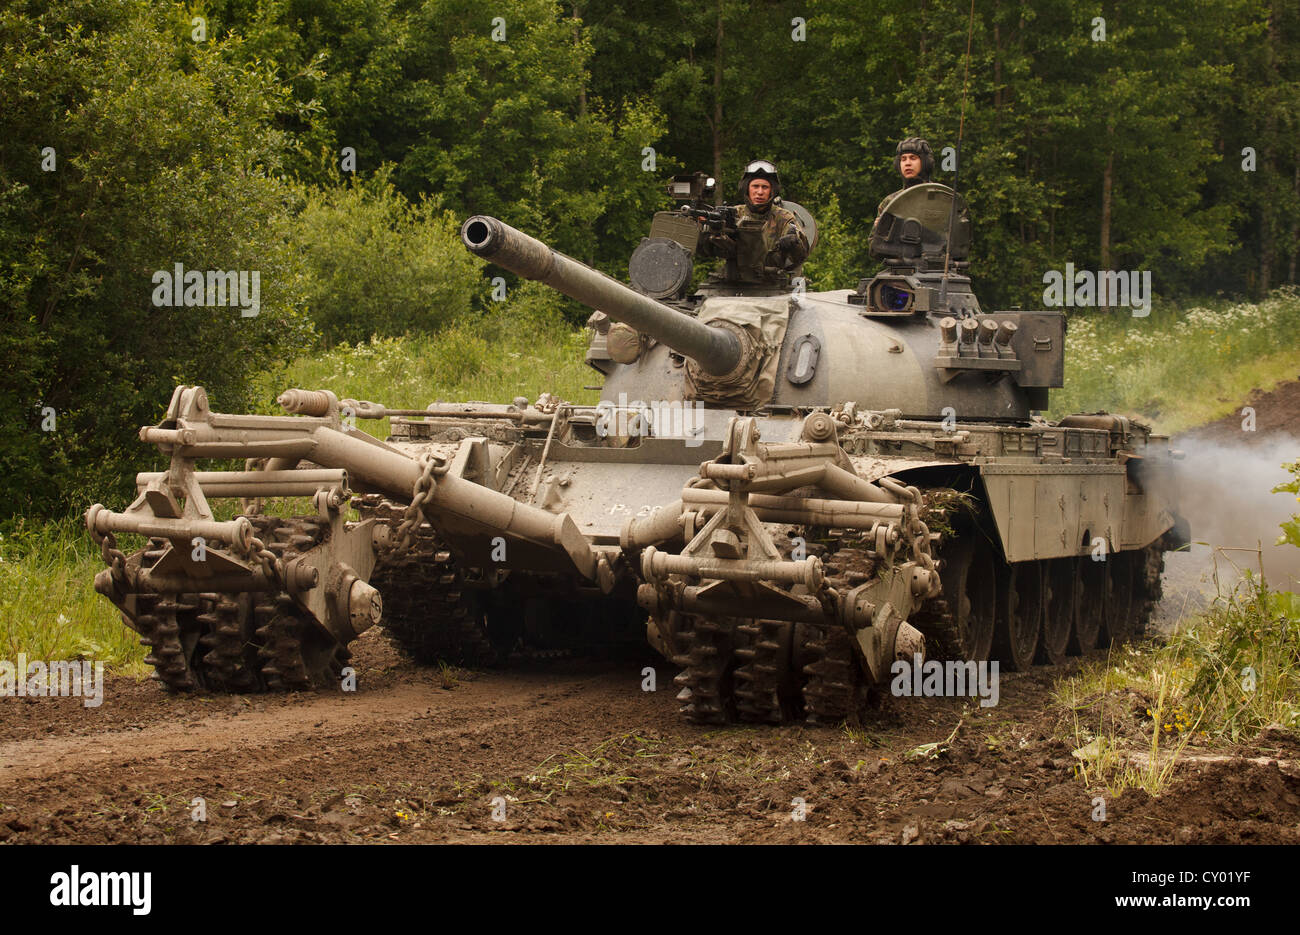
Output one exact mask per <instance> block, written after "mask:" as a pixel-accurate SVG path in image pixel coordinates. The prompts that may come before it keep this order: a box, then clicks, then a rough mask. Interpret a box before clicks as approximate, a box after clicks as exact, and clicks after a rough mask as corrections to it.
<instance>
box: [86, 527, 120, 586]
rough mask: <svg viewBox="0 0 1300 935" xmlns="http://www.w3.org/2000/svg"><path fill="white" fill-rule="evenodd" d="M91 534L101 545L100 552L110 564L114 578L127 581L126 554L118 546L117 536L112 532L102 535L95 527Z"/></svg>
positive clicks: (107, 563) (108, 564) (105, 562)
mask: <svg viewBox="0 0 1300 935" xmlns="http://www.w3.org/2000/svg"><path fill="white" fill-rule="evenodd" d="M90 535H91V538H93V539H94V540H95V544H96V545H98V546H99V554H100V555H102V556H103V557H104V564H105V565H107V566H108V569H109V573H110V574H112V576H113V580H114V581H117V582H124V581H126V556H125V555H123V554H122V550H121V549H119V548H118V547H117V538H116V537H115V536H114V535H113V534H112V533H111V532H109V533H105V534H103V535H100V534H99V533H98V532H96V531H95V530H94V529H93V528H92V529H91V530H90Z"/></svg>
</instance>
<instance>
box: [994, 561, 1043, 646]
mask: <svg viewBox="0 0 1300 935" xmlns="http://www.w3.org/2000/svg"><path fill="white" fill-rule="evenodd" d="M1000 572H1001V573H1000V574H999V576H998V578H999V581H998V626H997V631H996V639H995V640H994V651H995V655H997V657H998V658H999V659H1000V660H1001V661H1002V662H1003V664H1005V665H1006V666H1007V667H1008V668H1009V669H1011V670H1012V671H1015V672H1024V671H1026V670H1028V669H1029V668H1030V666H1032V665H1033V664H1034V654H1035V653H1036V652H1037V650H1038V641H1039V634H1040V632H1041V630H1042V624H1043V572H1042V568H1041V566H1040V564H1039V563H1038V562H1016V563H1015V564H1013V565H1006V564H1004V565H1003V566H1002V568H1001V569H1000Z"/></svg>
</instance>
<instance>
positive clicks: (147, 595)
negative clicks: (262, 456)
mask: <svg viewBox="0 0 1300 935" xmlns="http://www.w3.org/2000/svg"><path fill="white" fill-rule="evenodd" d="M248 519H249V521H250V522H252V524H253V530H254V535H255V536H257V538H259V539H261V540H262V542H264V543H265V544H266V547H267V549H269V550H270V551H271V552H273V553H274V554H275V555H276V557H277V558H280V559H283V560H286V561H287V560H290V559H293V558H295V557H297V556H298V555H300V554H302V553H303V552H305V551H307V550H309V549H311V548H314V547H315V546H317V545H319V544H320V543H321V542H323V541H324V539H325V536H326V535H327V533H328V532H329V527H328V525H327V524H325V523H324V522H322V521H321V520H320V519H319V517H316V516H298V517H291V518H287V519H285V518H281V517H274V516H260V515H251V516H249V517H248ZM165 546H166V543H165V542H164V541H162V540H157V539H155V540H150V544H149V547H148V548H146V549H144V550H142V551H141V552H138V553H136V554H135V555H133V556H132V557H131V558H130V559H128V562H129V563H132V564H135V565H137V567H138V568H139V569H141V570H143V569H148V568H151V567H153V565H154V564H155V563H156V562H157V561H158V559H159V558H161V557H162V555H163V553H164V552H165V551H166V548H165ZM135 597H136V608H137V611H136V614H135V616H134V621H135V629H137V630H138V631H139V632H140V635H141V639H140V643H141V645H143V646H145V647H148V649H149V654H148V655H147V656H146V657H145V662H146V663H148V664H149V665H151V666H153V667H154V671H153V673H152V675H151V676H150V677H151V678H153V679H155V680H157V681H160V682H162V683H163V685H164V686H165V687H166V688H167V689H168V690H169V691H174V692H188V691H215V692H230V693H245V692H258V691H265V690H268V689H269V690H272V691H292V690H299V689H308V688H312V687H315V686H318V685H322V686H323V685H327V684H330V682H331V680H333V679H337V677H338V676H339V675H340V674H341V672H342V669H343V667H344V666H345V665H346V664H347V661H348V660H349V659H350V658H351V653H350V652H349V651H348V650H347V648H346V647H344V646H342V645H341V644H339V643H338V642H337V641H336V640H334V639H333V637H331V636H330V635H329V634H328V633H327V632H326V631H324V630H323V629H322V628H321V627H320V626H319V625H317V624H315V623H314V622H313V621H311V620H310V619H309V618H308V617H307V615H306V613H305V611H303V610H302V609H301V608H299V607H298V606H297V604H295V603H294V601H293V598H291V597H290V596H289V595H288V594H287V593H284V592H220V593H217V592H201V593H195V592H185V593H179V594H154V593H151V592H136V595H135Z"/></svg>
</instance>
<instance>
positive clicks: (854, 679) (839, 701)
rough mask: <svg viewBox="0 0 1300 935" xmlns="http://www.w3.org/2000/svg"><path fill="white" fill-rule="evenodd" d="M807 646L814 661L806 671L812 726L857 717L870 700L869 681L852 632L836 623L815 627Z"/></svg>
mask: <svg viewBox="0 0 1300 935" xmlns="http://www.w3.org/2000/svg"><path fill="white" fill-rule="evenodd" d="M804 647H805V650H806V652H807V653H808V656H809V658H810V661H809V663H808V664H807V665H805V666H804V668H803V672H804V675H806V676H807V677H808V681H807V683H806V684H805V685H804V689H803V696H804V704H805V706H806V708H807V711H808V723H810V724H837V723H839V722H840V721H843V720H846V719H854V718H856V717H857V715H858V714H859V713H860V708H861V706H862V704H863V702H865V700H866V687H865V682H866V679H865V677H864V675H863V673H862V666H861V665H859V663H858V660H857V659H856V658H855V656H854V651H853V644H852V642H851V641H850V638H849V634H848V632H847V631H845V629H844V628H843V627H841V626H837V625H835V624H815V625H812V626H810V627H809V634H808V638H807V642H806V643H805V644H804Z"/></svg>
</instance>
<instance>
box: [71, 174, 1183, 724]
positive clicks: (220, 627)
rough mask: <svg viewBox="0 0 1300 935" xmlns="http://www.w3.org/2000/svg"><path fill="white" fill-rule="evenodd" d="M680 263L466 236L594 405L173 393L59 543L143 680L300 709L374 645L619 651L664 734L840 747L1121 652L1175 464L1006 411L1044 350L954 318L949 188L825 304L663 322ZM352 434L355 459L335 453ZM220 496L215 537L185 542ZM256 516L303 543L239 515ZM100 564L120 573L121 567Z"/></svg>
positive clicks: (1173, 510) (681, 246) (816, 298)
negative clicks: (126, 545)
mask: <svg viewBox="0 0 1300 935" xmlns="http://www.w3.org/2000/svg"><path fill="white" fill-rule="evenodd" d="M695 230H696V227H695V225H694V222H691V223H690V224H685V223H684V222H683V220H682V217H681V216H680V215H679V214H676V213H674V212H661V213H660V214H659V215H656V219H655V222H654V224H652V226H651V236H650V237H649V238H646V240H644V241H643V242H642V245H641V246H640V247H638V251H637V253H636V254H634V256H633V260H634V262H633V263H632V264H631V266H630V269H631V270H632V273H633V274H632V280H633V287H628V286H626V285H624V284H622V283H620V282H618V281H616V280H614V279H612V278H610V277H608V276H605V275H604V274H602V273H600V272H598V271H596V270H592V269H590V268H589V267H586V266H585V265H583V264H581V263H579V262H577V261H575V260H573V259H571V258H569V257H566V256H564V255H563V254H559V253H557V252H555V251H553V250H551V249H550V248H549V247H547V246H546V245H545V244H543V243H541V242H540V241H537V240H535V239H534V238H532V237H529V236H527V235H526V234H523V233H521V232H519V231H517V230H515V229H514V228H511V227H509V226H508V225H506V224H504V223H503V222H501V221H500V220H498V219H495V218H489V217H473V218H470V219H469V220H468V221H466V222H465V224H464V226H463V227H462V232H461V236H462V240H463V241H464V243H465V246H466V247H467V249H469V250H470V251H472V252H474V253H475V254H477V255H478V256H480V257H482V258H484V259H486V260H488V261H489V262H492V263H494V264H496V265H498V266H501V267H503V268H505V269H508V270H511V271H513V272H514V273H516V274H518V275H520V276H523V277H526V278H530V279H534V280H538V281H541V282H543V283H545V284H547V285H549V286H551V287H553V288H555V289H557V290H558V291H560V292H562V293H564V294H565V295H568V296H570V297H572V298H575V299H577V300H578V301H580V302H583V303H585V304H586V305H588V306H589V307H590V308H592V309H593V315H592V317H591V321H590V325H591V329H592V331H591V343H590V345H589V348H588V350H587V354H586V361H587V363H588V364H589V365H590V366H591V367H592V368H594V369H595V370H596V371H597V372H599V373H600V374H601V375H602V377H603V379H604V385H603V388H602V390H601V396H600V402H599V403H598V404H596V405H594V406H589V405H575V404H571V403H567V402H564V401H562V400H558V399H554V398H552V397H550V396H549V395H547V394H543V396H542V397H541V398H540V399H538V400H537V401H536V402H535V403H532V404H530V403H529V402H528V401H527V400H526V399H524V398H522V397H520V398H518V399H516V400H514V401H512V402H510V403H483V402H465V403H435V404H432V405H430V406H428V407H426V408H424V409H390V408H387V407H385V406H383V405H380V404H377V403H372V402H366V401H358V400H352V399H343V400H340V399H338V398H337V397H336V396H335V395H334V394H333V393H330V392H327V391H306V390H289V391H287V392H285V393H284V394H282V396H281V397H280V403H281V405H282V406H283V407H284V408H285V409H286V411H287V412H288V413H289V414H287V415H284V416H252V415H230V414H222V413H215V412H212V411H211V410H210V408H209V404H208V399H207V396H206V394H205V393H204V391H203V390H202V389H201V388H199V387H180V388H178V389H177V391H176V393H175V395H174V396H173V398H172V401H171V404H170V406H169V407H168V410H167V413H166V416H165V418H164V419H163V420H162V421H161V422H160V423H159V424H158V425H157V426H152V427H146V428H144V429H142V430H141V439H142V440H143V441H145V442H147V443H152V444H156V445H158V446H159V448H160V450H161V451H162V452H163V454H164V455H166V456H167V457H169V458H170V466H169V468H168V470H167V471H165V472H159V473H146V474H140V475H138V476H137V488H138V491H139V496H138V497H137V498H136V500H135V501H134V502H133V503H132V504H131V505H130V506H129V507H128V508H127V509H125V510H124V511H122V512H120V513H117V512H113V511H110V510H107V509H105V508H104V507H102V506H100V505H98V504H97V505H96V506H94V507H92V508H91V509H90V510H89V511H88V512H87V516H86V521H87V525H88V527H89V528H90V530H91V532H92V534H93V535H94V536H95V537H96V539H97V541H99V542H100V544H101V548H102V550H103V554H104V557H105V560H106V562H107V563H108V568H107V569H106V570H104V571H103V572H101V573H100V574H99V575H98V577H97V578H96V589H97V590H98V591H99V592H100V593H102V594H104V595H105V596H106V597H108V598H109V599H110V600H111V601H113V603H114V604H115V605H116V606H117V607H118V608H119V609H120V610H121V611H122V613H123V615H124V618H125V620H126V622H127V624H128V625H129V626H131V627H132V628H133V629H135V630H136V631H137V632H139V633H140V635H141V637H142V640H143V642H144V643H145V644H146V645H148V646H149V647H150V648H151V652H150V656H149V661H150V663H151V664H152V665H153V666H154V667H155V669H156V675H157V677H158V678H160V679H161V680H162V681H163V682H164V683H165V684H166V685H167V687H169V688H171V689H174V690H196V689H197V690H209V691H231V692H244V691H258V690H268V689H269V690H284V689H295V688H306V687H310V686H312V685H322V684H329V683H331V682H332V681H333V680H336V679H337V678H338V674H339V672H340V671H341V668H342V666H343V665H344V664H345V663H346V661H347V659H348V652H347V647H348V645H349V643H350V642H351V641H352V640H353V639H355V637H356V636H357V635H358V634H359V633H361V632H363V631H364V630H365V629H367V628H368V627H371V626H374V625H375V624H376V623H382V624H383V626H385V627H386V628H387V630H388V632H389V633H390V635H392V636H393V637H394V638H395V639H396V640H397V642H398V643H399V644H400V645H401V646H402V647H403V648H404V649H405V650H406V651H407V652H409V653H410V654H411V655H412V656H414V657H415V658H416V659H417V660H420V661H423V662H436V661H439V660H442V661H447V662H451V663H457V664H466V665H485V664H488V663H492V662H497V661H502V660H504V659H506V658H508V657H510V656H512V655H513V654H515V653H517V652H519V651H521V650H524V651H533V652H537V651H540V652H549V651H552V650H565V649H584V648H589V647H592V646H597V645H605V644H611V643H619V642H625V641H627V640H629V639H632V640H638V641H644V640H646V639H647V638H648V640H649V642H650V644H651V645H652V646H653V647H654V648H655V649H656V650H658V651H659V652H660V653H662V654H663V655H664V656H665V657H667V658H668V659H669V660H671V661H672V662H674V663H675V664H677V665H678V666H680V668H681V674H680V675H679V676H678V677H677V682H678V684H679V686H680V693H679V695H678V698H679V700H680V702H681V710H682V712H683V714H684V715H685V716H686V717H687V718H689V719H690V720H692V721H695V722H698V723H705V724H721V723H727V722H729V721H732V720H743V721H751V722H759V723H779V722H782V721H786V720H792V719H800V718H807V719H809V720H812V721H816V722H822V723H830V722H836V721H839V720H841V719H844V718H855V717H861V716H864V714H865V712H866V709H867V707H868V704H869V698H870V695H871V694H872V692H873V691H878V690H879V689H880V687H881V686H883V685H887V684H888V681H889V678H890V668H891V666H892V665H893V664H894V663H895V662H896V661H897V660H899V659H902V660H906V661H908V662H915V661H916V660H917V659H918V657H920V658H924V657H926V656H929V657H933V658H941V659H951V660H960V661H964V662H980V661H983V660H988V659H991V658H998V659H1001V660H1002V662H1003V665H1004V666H1006V667H1010V668H1013V669H1024V668H1027V667H1029V666H1031V665H1033V664H1034V663H1035V662H1047V663H1058V662H1060V661H1062V660H1063V659H1064V658H1065V657H1066V656H1067V655H1069V654H1077V653H1085V652H1088V651H1090V650H1092V649H1094V648H1096V647H1098V646H1101V645H1103V644H1104V643H1106V642H1107V641H1113V642H1118V641H1122V640H1124V639H1127V638H1130V637H1132V636H1134V635H1136V634H1138V633H1140V632H1141V629H1142V627H1143V626H1144V623H1145V620H1146V618H1147V617H1148V615H1149V614H1150V612H1151V609H1152V607H1153V606H1154V604H1155V602H1156V601H1157V600H1158V599H1159V596H1160V571H1161V566H1162V563H1163V554H1164V552H1165V551H1166V550H1168V549H1171V548H1176V547H1178V546H1180V545H1181V544H1183V543H1185V542H1186V540H1187V530H1186V525H1185V523H1183V522H1182V521H1181V519H1180V518H1179V517H1178V514H1177V497H1176V489H1175V484H1174V480H1175V478H1174V474H1173V471H1172V466H1171V463H1170V462H1171V458H1173V457H1175V456H1176V453H1174V452H1171V451H1170V450H1169V449H1168V444H1167V443H1168V439H1167V438H1165V437H1163V436H1159V435H1156V434H1153V433H1152V432H1151V431H1150V429H1148V428H1147V427H1145V426H1143V425H1140V424H1138V423H1136V422H1133V421H1130V420H1128V419H1125V418H1123V417H1120V416H1115V415H1109V414H1105V413H1094V414H1087V415H1075V416H1069V417H1067V418H1064V419H1062V420H1060V421H1059V422H1048V421H1046V420H1044V419H1043V418H1041V417H1040V416H1039V415H1037V414H1036V413H1035V410H1041V409H1044V408H1046V405H1047V392H1048V389H1049V388H1050V387H1053V386H1060V385H1061V382H1062V376H1063V368H1064V363H1063V362H1064V338H1065V323H1064V319H1063V317H1062V315H1061V314H1060V313H1058V312H1023V311H1010V312H993V313H985V312H984V311H983V310H982V309H981V308H980V304H979V301H978V299H977V298H976V297H975V295H974V294H973V292H972V291H971V289H970V279H969V276H968V274H967V266H968V264H967V262H966V255H967V248H968V246H969V222H968V220H967V218H966V212H965V207H964V205H962V204H961V203H960V201H959V199H958V198H957V196H956V195H955V193H953V192H952V190H951V189H948V188H946V187H944V186H942V185H935V184H931V183H927V184H922V185H916V186H913V187H912V188H909V189H906V190H905V191H903V192H900V193H898V194H897V195H896V196H894V197H892V198H891V199H890V200H889V201H887V203H886V205H885V208H884V211H883V212H882V219H881V222H880V223H878V224H877V225H876V228H875V230H874V233H873V237H872V250H873V252H874V253H875V254H876V255H877V256H879V257H881V258H882V259H883V260H884V269H883V270H882V271H881V272H880V273H878V274H877V275H875V276H873V277H871V278H869V279H864V280H863V281H862V282H861V283H859V284H858V287H857V288H856V289H853V290H849V289H843V290H836V291H830V292H818V293H801V292H797V291H792V290H791V289H790V288H788V284H780V285H777V286H773V285H772V284H770V283H755V282H737V283H735V284H733V285H728V284H727V283H725V282H724V283H721V284H719V283H717V282H713V283H711V285H709V287H708V288H706V289H704V290H702V291H700V292H697V293H693V294H688V282H689V279H690V275H689V273H690V269H691V267H692V264H693V262H694V259H695V252H694V251H695V247H696V246H697V243H696V234H695V233H693V232H694V231H695ZM950 231H951V232H952V233H951V236H950V235H949V232H950ZM737 236H738V237H740V238H741V239H743V238H744V237H752V236H758V234H757V233H756V232H754V231H745V230H740V231H738V232H737ZM950 240H951V244H950ZM742 246H743V245H742ZM741 254H742V255H752V251H751V250H750V249H749V248H747V247H746V248H744V249H742V250H741ZM629 400H630V401H629ZM647 400H649V401H650V402H646V401H647ZM385 417H387V418H389V420H390V434H389V437H388V438H387V439H386V440H384V441H380V440H378V439H376V438H372V437H371V436H369V435H367V434H365V433H363V432H361V431H359V430H358V429H357V428H356V425H355V423H356V421H357V420H358V419H363V420H364V419H380V418H385ZM209 458H216V459H232V458H242V459H245V461H246V469H245V470H244V471H228V472H220V471H199V470H198V469H197V467H196V464H197V462H198V461H200V460H202V459H209ZM222 497H232V498H239V499H241V500H243V501H245V505H246V507H245V509H244V515H241V516H238V517H237V518H235V519H234V520H231V521H229V522H218V521H216V520H215V519H214V517H213V514H212V511H211V509H210V507H209V501H210V500H212V499H214V498H222ZM265 497H309V498H310V499H311V503H312V505H313V512H311V513H310V514H308V515H301V516H296V517H291V518H274V517H269V516H263V515H260V514H259V513H258V512H257V511H256V510H255V509H253V508H252V507H253V506H254V505H255V504H256V502H257V501H258V499H260V498H265ZM349 507H351V508H353V509H355V510H357V512H358V514H359V516H360V521H359V522H349V521H348V519H347V517H348V515H349ZM124 532H130V533H138V534H140V535H143V536H146V537H148V538H149V544H148V546H147V547H145V548H144V549H141V550H140V551H138V552H136V553H135V554H133V555H131V556H129V557H128V556H125V555H123V554H122V552H121V551H120V550H119V549H118V547H117V544H116V540H115V534H118V533H124ZM1095 559H1102V560H1095Z"/></svg>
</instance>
